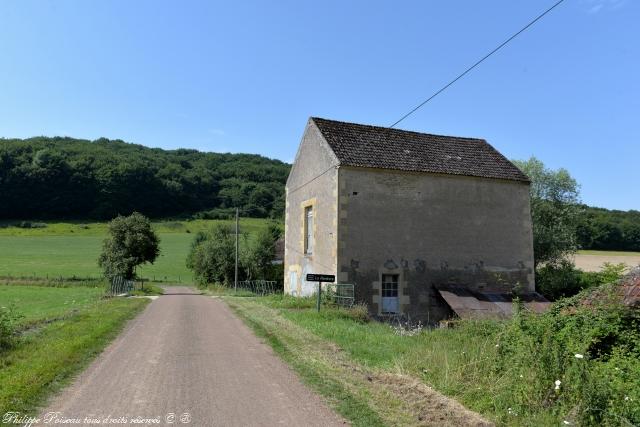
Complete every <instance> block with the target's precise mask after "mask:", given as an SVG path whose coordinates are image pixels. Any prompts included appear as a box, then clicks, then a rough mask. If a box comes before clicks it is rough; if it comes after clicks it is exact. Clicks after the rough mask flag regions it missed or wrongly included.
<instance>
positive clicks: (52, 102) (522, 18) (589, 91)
mask: <svg viewBox="0 0 640 427" xmlns="http://www.w3.org/2000/svg"><path fill="white" fill-rule="evenodd" d="M552 3H553V1H549V0H544V1H543V0H535V1H534V0H529V1H510V0H500V1H498V0H485V1H482V2H479V1H472V0H466V1H464V0H446V1H445V0H431V1H385V2H382V1H323V2H318V1H314V2H311V1H301V0H298V1H255V2H241V1H234V2H231V1H228V2H213V1H208V2H204V1H203V2H199V1H179V2H178V1H174V2H166V1H164V2H163V1H100V2H98V1H64V0H57V1H29V0H14V1H10V0H7V1H3V2H1V3H0V136H4V137H29V136H34V135H68V136H73V137H79V138H88V139H95V138H98V137H101V136H105V137H108V138H120V139H123V140H125V141H129V142H135V143H139V144H144V145H147V146H152V147H163V148H177V147H190V148H196V149H199V150H205V151H218V152H227V151H231V152H249V153H260V154H263V155H266V156H269V157H273V158H278V159H281V160H284V161H289V162H290V161H292V159H293V157H294V155H295V150H296V148H297V145H298V142H299V139H300V136H301V134H302V130H303V128H304V125H305V123H306V120H307V118H308V117H309V116H320V117H326V118H332V119H339V120H345V121H355V122H360V123H369V124H376V125H390V124H391V123H393V122H394V121H395V120H396V119H398V118H399V117H400V116H402V115H403V114H404V113H405V112H406V111H408V110H409V109H410V108H412V107H413V106H415V105H416V104H418V103H419V102H421V101H422V100H423V99H425V98H426V97H427V96H428V95H430V94H431V93H432V92H434V91H435V90H436V89H438V88H439V87H440V86H441V85H443V84H444V83H446V82H447V81H448V80H450V79H451V78H453V77H454V76H455V75H457V74H458V73H459V72H461V71H462V70H463V69H465V68H466V67H467V66H468V65H470V64H472V63H473V62H474V61H475V60H477V59H479V58H480V57H481V56H482V55H484V54H485V53H486V52H488V51H489V50H490V49H492V48H493V47H495V46H497V44H499V43H500V42H502V41H503V40H504V39H506V38H507V37H508V36H509V35H511V34H512V33H513V32H515V31H516V30H518V29H519V28H520V27H521V26H523V25H524V24H525V23H526V22H528V21H529V20H530V19H532V18H533V17H534V16H535V15H537V14H538V13H540V12H541V11H542V10H544V9H546V8H547V7H548V6H550V5H551V4H552ZM639 19H640V1H637V0H566V1H565V3H563V4H562V5H561V6H559V7H558V8H557V9H556V10H555V11H554V12H552V13H551V14H550V15H548V16H547V17H545V18H544V19H543V20H542V21H540V22H539V23H538V24H537V25H536V26H534V27H533V28H531V29H530V30H529V31H528V32H526V33H524V34H522V35H521V36H520V37H519V38H517V39H516V40H514V41H513V42H512V43H511V44H510V45H508V46H507V47H506V48H504V49H503V50H502V51H500V52H499V53H498V54H496V55H494V56H493V57H491V58H490V59H489V60H487V61H486V62H485V63H484V64H482V65H481V66H480V67H479V68H477V69H476V70H474V71H473V72H472V73H471V74H469V75H468V76H467V77H465V78H464V79H463V80H461V81H460V82H458V83H457V84H456V85H455V86H453V87H451V88H450V89H449V90H447V91H446V92H444V93H443V94H442V95H440V96H439V97H437V98H436V99H434V100H433V101H432V102H430V103H429V104H427V105H426V106H425V107H424V108H422V109H421V110H419V111H418V112H417V113H416V114H414V115H413V116H411V117H410V118H408V119H407V120H405V121H404V122H403V123H402V124H401V125H400V126H399V127H400V128H404V129H411V130H417V131H424V132H431V133H441V134H449V135H461V136H473V137H482V138H486V139H487V140H488V141H489V142H490V143H491V144H493V145H494V146H495V147H496V148H498V149H499V150H500V151H502V152H503V153H504V154H505V155H506V156H507V157H509V158H517V159H522V158H528V157H529V156H531V155H535V156H536V157H538V158H540V159H541V160H543V161H544V162H545V163H546V164H547V165H548V166H550V167H552V168H558V167H565V168H567V169H568V170H569V171H570V172H571V173H572V175H573V176H574V177H575V178H576V179H577V180H578V182H579V183H580V184H581V186H582V198H583V200H584V201H585V202H586V203H588V204H591V205H596V206H603V207H608V208H616V209H640V197H638V196H640V191H639V190H638V170H639V169H640V167H639V166H640V127H639V126H638V122H639V121H640V120H639V119H640V117H639V116H640V114H639V113H640V79H639V78H638V76H639V75H640V71H639V67H640V43H639V41H640V25H638V21H639Z"/></svg>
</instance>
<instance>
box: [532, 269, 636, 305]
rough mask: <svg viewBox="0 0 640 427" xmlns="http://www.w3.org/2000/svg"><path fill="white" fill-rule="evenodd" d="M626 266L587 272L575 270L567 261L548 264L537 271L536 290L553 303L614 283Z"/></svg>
mask: <svg viewBox="0 0 640 427" xmlns="http://www.w3.org/2000/svg"><path fill="white" fill-rule="evenodd" d="M625 269H626V266H625V265H624V264H611V263H605V264H604V265H603V267H602V270H601V271H598V272H586V271H582V270H579V269H577V268H575V266H574V265H573V264H572V263H571V262H569V261H567V260H562V261H560V262H558V263H556V264H548V265H545V266H544V267H540V268H538V269H537V271H536V288H537V290H538V292H540V293H541V294H542V295H544V296H545V297H546V298H547V299H549V300H551V301H556V300H557V299H559V298H566V297H571V296H574V295H576V294H577V293H578V292H580V291H582V290H583V289H588V288H592V287H594V286H599V285H603V284H605V283H613V282H616V281H618V280H619V279H620V278H621V277H622V274H623V273H624V271H625Z"/></svg>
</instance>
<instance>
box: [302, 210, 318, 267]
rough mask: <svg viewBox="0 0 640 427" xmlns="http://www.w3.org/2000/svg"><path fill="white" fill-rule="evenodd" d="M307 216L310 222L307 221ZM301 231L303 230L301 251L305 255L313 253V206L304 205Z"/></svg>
mask: <svg viewBox="0 0 640 427" xmlns="http://www.w3.org/2000/svg"><path fill="white" fill-rule="evenodd" d="M309 218H311V223H309ZM303 221H304V226H303V231H304V237H303V239H304V243H303V248H302V249H303V251H302V252H303V253H304V255H305V256H308V255H313V249H314V246H315V238H314V237H315V236H314V230H313V228H314V226H315V214H314V206H313V205H308V206H305V207H304V214H303Z"/></svg>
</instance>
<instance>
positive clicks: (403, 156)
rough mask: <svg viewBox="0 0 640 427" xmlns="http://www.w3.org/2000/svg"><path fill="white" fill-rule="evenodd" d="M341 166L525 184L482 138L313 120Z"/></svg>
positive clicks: (516, 172)
mask: <svg viewBox="0 0 640 427" xmlns="http://www.w3.org/2000/svg"><path fill="white" fill-rule="evenodd" d="M311 120H313V122H314V123H315V124H316V126H318V129H320V132H321V133H322V135H323V136H324V138H325V139H326V141H327V143H328V144H329V146H330V147H331V149H332V150H333V152H334V153H335V155H336V156H337V157H338V160H339V161H340V164H342V165H345V166H357V167H367V168H381V169H394V170H403V171H412V172H431V173H443V174H452V175H466V176H477V177H483V178H496V179H507V180H514V181H523V182H529V178H528V177H527V176H526V175H525V174H524V173H522V172H521V171H520V169H518V168H517V167H516V166H515V165H514V164H513V163H511V162H510V161H509V160H508V159H507V158H506V157H504V156H503V155H502V154H500V153H499V152H498V151H497V150H496V149H495V148H493V147H492V146H491V145H490V144H489V143H487V141H485V140H484V139H476V138H460V137H454V136H443V135H431V134H427V133H419V132H411V131H406V130H400V129H392V128H385V127H379V126H370V125H361V124H356V123H346V122H339V121H335V120H327V119H321V118H318V117H312V118H311Z"/></svg>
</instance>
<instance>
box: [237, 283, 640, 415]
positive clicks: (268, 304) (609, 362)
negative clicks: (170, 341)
mask: <svg viewBox="0 0 640 427" xmlns="http://www.w3.org/2000/svg"><path fill="white" fill-rule="evenodd" d="M225 300H226V301H228V303H229V305H231V307H233V308H234V309H235V310H236V311H237V312H238V313H239V314H240V315H241V316H242V317H243V318H244V319H245V320H246V322H247V323H248V324H249V325H251V326H252V327H253V328H254V329H255V330H257V331H258V332H259V333H261V334H262V335H263V336H265V337H266V338H267V340H268V341H269V342H270V343H271V345H272V346H273V347H274V348H275V349H276V351H278V353H279V354H281V355H282V357H283V358H284V359H285V360H286V361H287V362H289V363H290V364H291V365H292V366H293V367H294V368H295V369H296V370H297V371H298V372H299V373H300V374H301V376H302V377H303V378H304V379H305V380H306V381H307V382H308V383H309V384H310V385H311V386H312V387H315V388H316V389H317V390H318V391H319V392H321V393H323V394H325V395H326V396H329V400H330V402H333V404H334V406H335V407H336V408H337V409H338V410H339V411H340V412H341V413H342V414H343V415H344V416H345V417H347V418H349V419H351V420H353V421H355V422H356V424H358V423H359V421H358V420H359V417H360V416H361V415H359V414H360V413H361V412H362V411H363V410H364V412H365V413H366V414H369V415H368V416H369V417H374V418H376V419H377V420H378V421H379V422H381V423H382V424H388V425H411V424H422V423H425V424H428V423H427V422H426V421H427V420H432V421H433V422H434V423H435V424H446V423H447V422H450V423H452V424H464V422H461V421H460V420H457V421H452V420H451V419H448V418H447V417H449V416H451V415H447V414H449V411H446V410H443V409H438V408H437V407H436V408H434V407H430V406H429V405H430V402H431V401H433V400H434V399H435V400H436V401H437V400H438V398H437V397H434V395H433V394H429V393H428V391H425V390H428V388H426V386H430V387H433V389H435V390H437V391H439V392H441V393H443V394H445V395H447V396H450V397H453V398H455V399H456V400H458V401H459V402H461V403H462V404H464V405H465V406H466V407H468V408H470V409H472V410H474V411H477V412H478V413H481V414H483V415H484V416H485V417H487V418H488V419H490V420H492V421H494V422H496V423H498V424H500V425H523V426H524V425H563V424H564V422H565V421H567V422H569V423H571V424H573V425H632V424H633V423H636V422H638V421H639V420H640V394H639V393H640V362H638V355H637V352H638V351H640V333H639V332H637V331H636V329H637V328H638V326H639V325H640V322H639V320H638V318H637V317H638V316H637V315H629V314H628V312H626V311H624V312H623V311H620V310H617V309H608V308H607V309H605V310H602V311H600V310H596V309H594V308H593V307H590V308H588V309H583V308H580V307H579V306H577V305H576V303H575V301H576V300H575V299H574V300H571V301H573V302H571V301H570V302H566V301H565V303H564V305H562V304H560V305H558V308H556V309H555V310H554V311H551V312H550V313H548V314H547V315H545V316H542V317H538V316H529V315H526V314H524V313H523V314H521V315H518V316H516V318H515V319H514V320H512V321H501V322H499V321H478V322H470V321H469V322H460V324H459V325H458V327H456V328H454V329H437V330H430V331H428V330H422V331H420V332H418V333H415V334H409V335H406V334H405V335H400V334H399V333H398V331H395V330H394V329H393V328H391V327H390V326H388V325H385V324H380V323H375V322H361V321H358V317H354V316H353V315H352V314H351V313H349V312H346V311H344V310H339V309H335V308H323V310H322V311H321V312H320V313H316V312H315V311H314V310H313V308H312V306H313V301H312V300H305V299H302V300H300V299H298V300H295V299H291V298H288V297H283V296H272V297H265V298H231V297H227V298H226V299H225ZM629 316H630V317H629ZM598 343H606V346H605V345H604V344H603V345H601V346H600V345H598ZM576 354H579V355H581V356H582V357H575V355H576ZM556 381H560V385H559V386H556ZM420 387H425V388H420ZM556 387H557V388H556ZM325 388H329V389H332V388H335V389H337V390H338V391H341V392H340V393H338V392H337V391H331V392H327V390H325ZM415 390H421V393H419V394H418V395H415V393H416V392H415ZM336 394H337V395H338V396H341V397H340V398H339V399H338V400H337V401H336V400H335V397H334V396H335V395H336ZM389 396H392V398H389ZM393 397H398V398H400V399H401V400H402V402H399V401H396V400H394V399H393ZM449 403H450V402H447V404H449ZM362 408H364V409H362ZM444 408H446V406H445V407H444ZM443 413H444V414H445V415H444V416H445V418H443V419H440V420H438V418H437V416H442V414H443ZM366 414H365V415H366ZM438 414H439V415H438ZM369 421H371V420H369ZM369 421H368V422H369ZM438 421H440V422H438ZM371 422H373V421H371ZM363 425H364V423H363Z"/></svg>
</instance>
